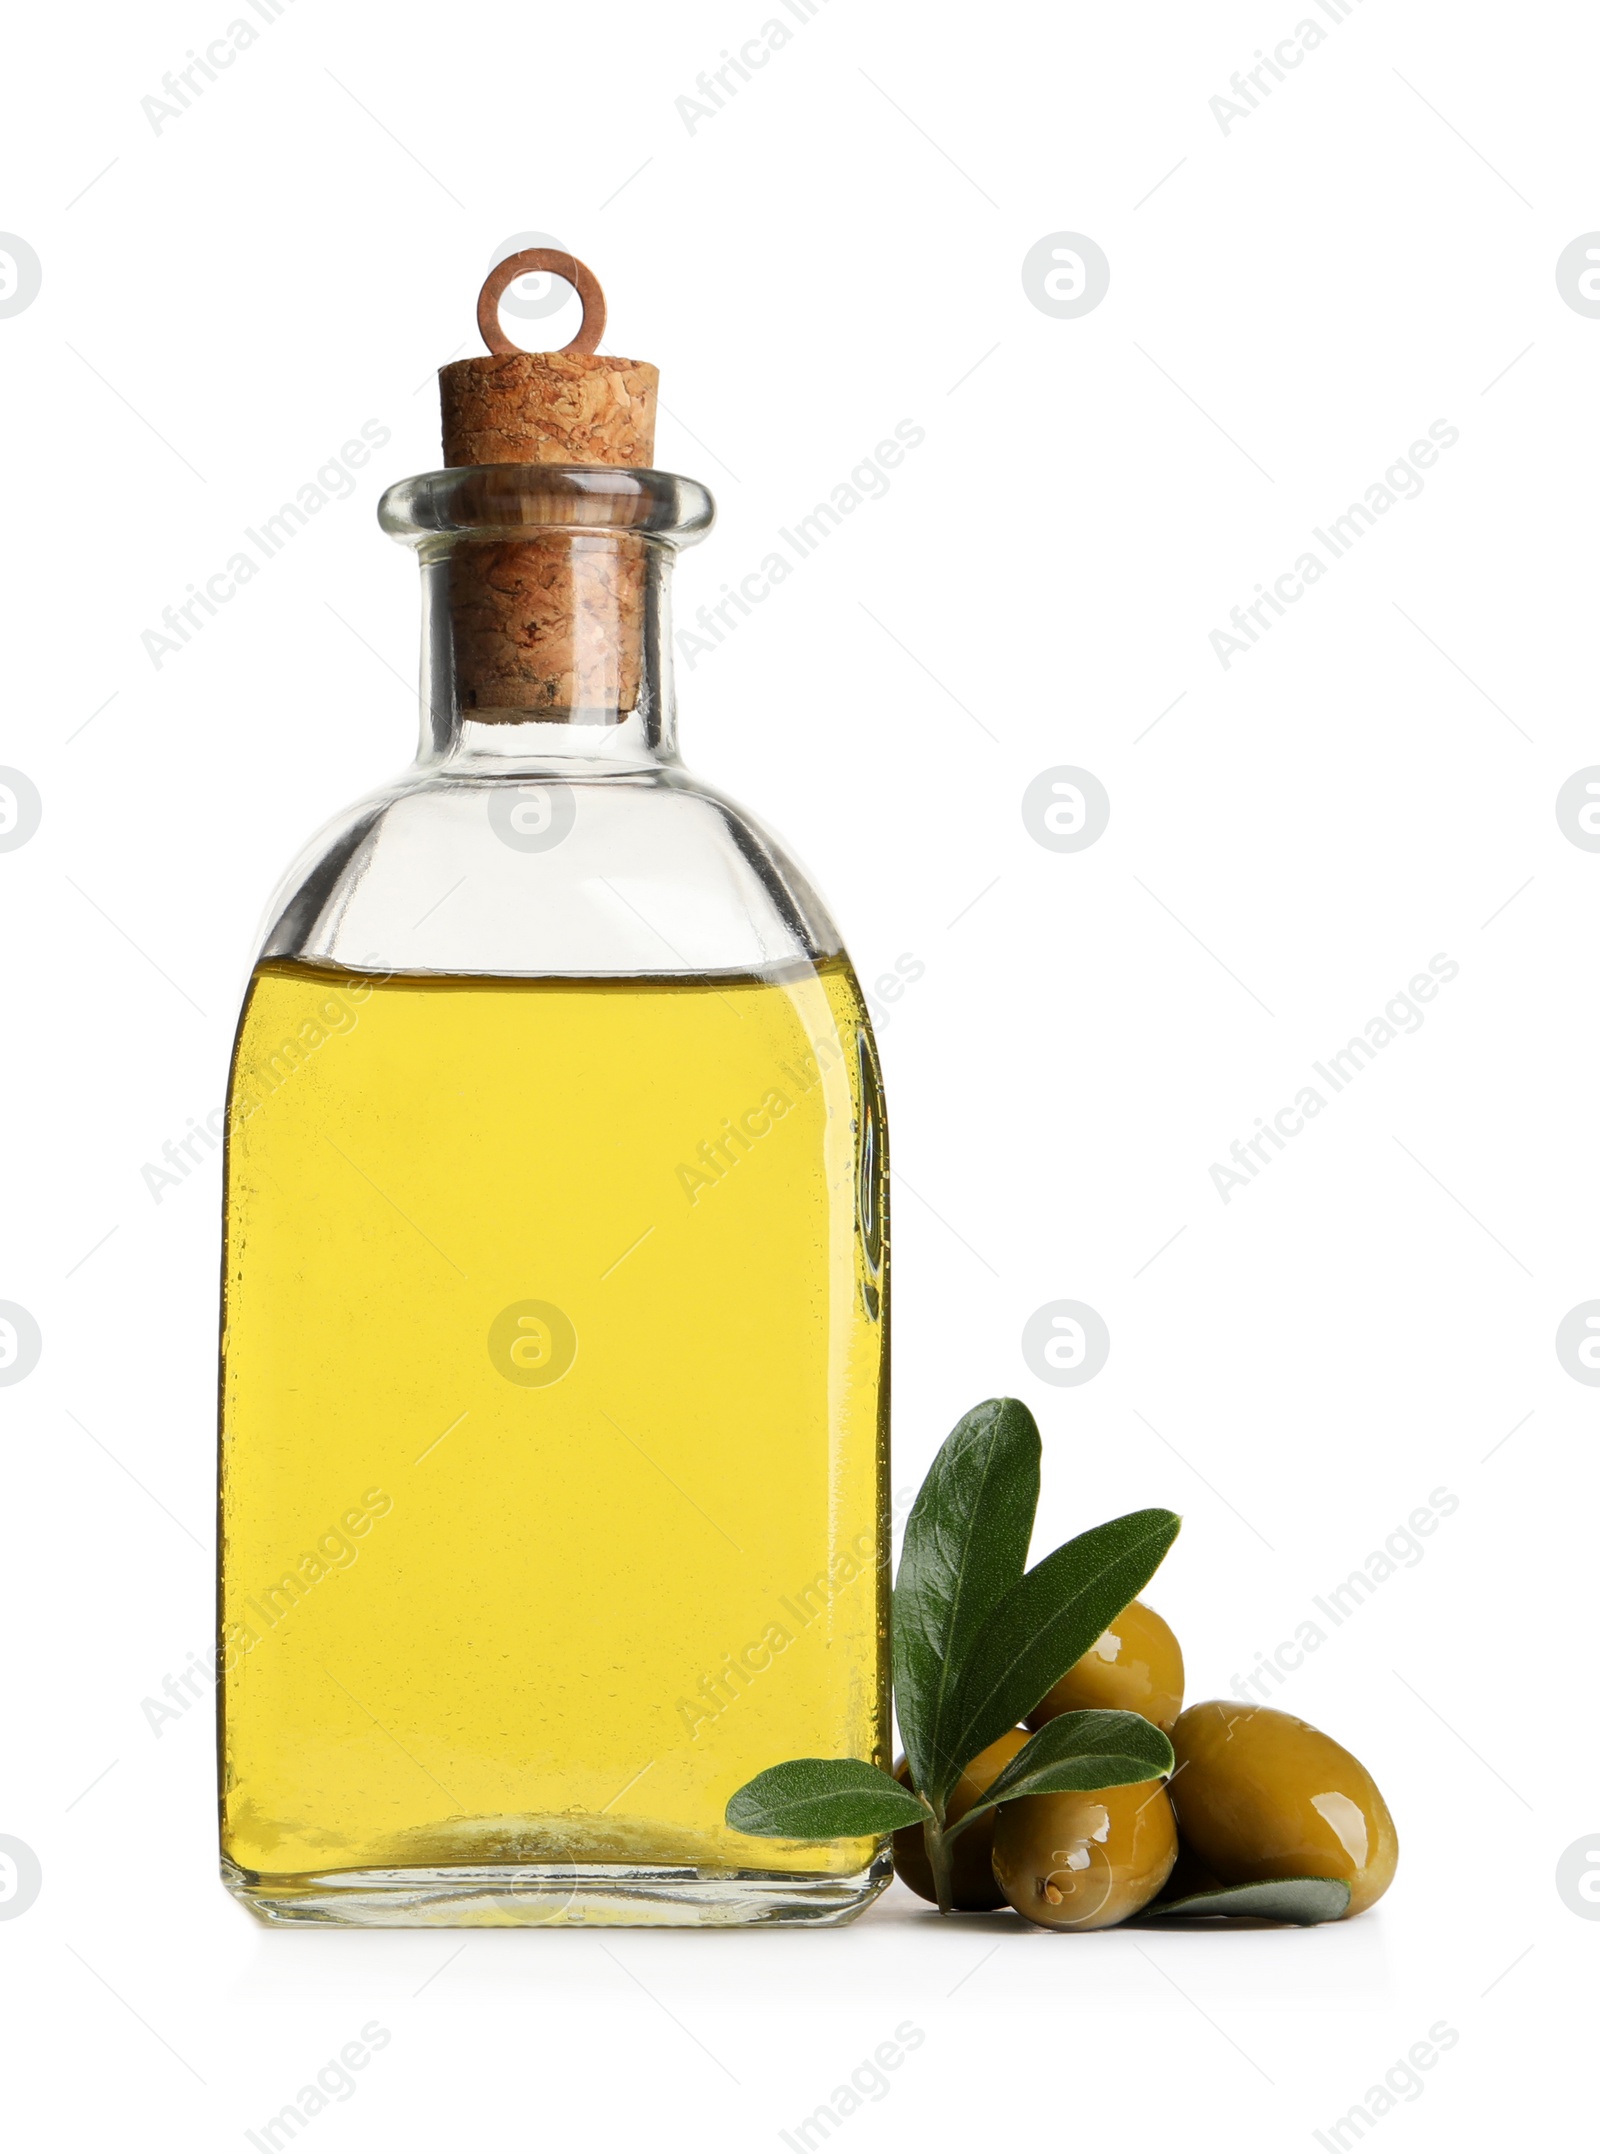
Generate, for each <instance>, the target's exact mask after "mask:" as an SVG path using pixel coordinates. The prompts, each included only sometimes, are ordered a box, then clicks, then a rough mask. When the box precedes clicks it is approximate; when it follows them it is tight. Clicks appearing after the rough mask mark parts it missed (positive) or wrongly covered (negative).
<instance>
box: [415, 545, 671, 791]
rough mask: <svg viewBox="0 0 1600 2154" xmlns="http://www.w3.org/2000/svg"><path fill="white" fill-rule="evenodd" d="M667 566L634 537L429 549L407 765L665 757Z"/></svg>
mask: <svg viewBox="0 0 1600 2154" xmlns="http://www.w3.org/2000/svg"><path fill="white" fill-rule="evenodd" d="M672 562H673V550H672V548H671V547H670V546H668V545H664V544H662V543H660V542H659V541H656V540H653V539H650V538H646V537H644V536H642V535H640V534H639V533H637V532H613V531H571V530H546V531H541V532H539V533H538V534H536V535H534V536H531V537H527V538H516V539H498V538H497V539H494V540H488V539H479V538H464V537H460V536H452V537H451V538H449V539H443V540H435V541H434V543H433V544H432V545H431V546H428V547H427V548H425V550H424V552H423V559H422V591H423V615H422V618H423V634H422V713H421V715H422V739H421V746H420V749H419V751H418V759H419V761H421V762H423V763H425V764H428V765H430V766H432V767H435V768H437V767H440V766H448V767H450V768H452V769H462V770H471V771H476V772H479V773H494V772H502V773H506V774H511V773H515V772H522V771H527V770H547V769H549V768H551V767H555V766H559V767H560V768H561V769H563V770H566V771H571V770H572V769H573V768H574V766H577V765H592V766H593V767H595V768H597V769H601V770H619V769H638V768H648V767H650V766H652V765H655V764H659V763H663V762H673V761H675V760H676V757H677V727H676V714H675V709H674V704H673V693H672V662H671V621H670V591H669V579H670V576H671V570H672Z"/></svg>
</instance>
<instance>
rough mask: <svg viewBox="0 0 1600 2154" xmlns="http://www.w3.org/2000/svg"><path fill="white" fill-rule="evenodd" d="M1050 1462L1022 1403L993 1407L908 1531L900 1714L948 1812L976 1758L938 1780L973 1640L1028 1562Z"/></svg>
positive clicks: (967, 1432) (915, 1759)
mask: <svg viewBox="0 0 1600 2154" xmlns="http://www.w3.org/2000/svg"><path fill="white" fill-rule="evenodd" d="M1039 1452H1040V1444H1039V1430H1038V1426H1037V1424H1036V1423H1035V1421H1034V1418H1033V1416H1032V1414H1031V1413H1029V1411H1028V1409H1027V1407H1026V1406H1024V1405H1023V1404H1022V1402H1021V1400H1020V1399H986V1400H985V1401H984V1402H983V1404H982V1405H981V1406H975V1407H973V1409H972V1411H971V1412H970V1413H967V1414H963V1415H962V1417H961V1419H960V1420H959V1421H958V1422H957V1423H956V1425H955V1427H954V1428H953V1429H952V1430H951V1432H950V1434H949V1435H948V1436H947V1437H946V1438H945V1440H944V1443H943V1444H942V1445H941V1447H940V1450H939V1454H938V1456H937V1458H935V1460H934V1462H933V1464H932V1466H931V1467H930V1468H929V1469H928V1477H927V1479H926V1480H925V1481H924V1482H923V1484H922V1488H921V1490H920V1492H919V1494H918V1496H917V1500H916V1502H915V1503H914V1504H913V1505H912V1507H911V1516H910V1518H909V1519H908V1520H907V1522H906V1533H905V1543H904V1546H903V1548H902V1550H901V1556H900V1575H899V1577H898V1578H897V1579H896V1581H895V1587H894V1597H893V1632H894V1688H895V1707H896V1710H897V1712H898V1714H899V1717H900V1733H901V1736H902V1738H903V1740H904V1742H905V1746H906V1756H907V1758H908V1759H909V1760H910V1764H911V1773H912V1778H913V1780H914V1781H915V1783H916V1785H917V1786H918V1787H920V1788H924V1789H925V1790H926V1791H927V1792H928V1794H929V1795H930V1796H931V1797H932V1798H933V1799H934V1800H935V1801H936V1802H942V1801H943V1800H944V1798H945V1796H946V1795H948V1793H949V1792H950V1788H951V1787H952V1786H953V1785H954V1783H955V1781H956V1779H957V1778H958V1777H959V1774H960V1771H961V1768H962V1766H963V1765H965V1764H966V1762H967V1760H968V1758H969V1757H971V1756H973V1755H974V1754H975V1753H973V1752H972V1751H963V1752H962V1753H961V1754H960V1756H959V1757H957V1758H956V1760H955V1770H954V1771H953V1772H950V1773H948V1774H947V1775H946V1776H945V1777H944V1779H943V1780H942V1782H941V1781H940V1780H939V1778H938V1776H937V1775H936V1774H934V1772H933V1771H932V1768H933V1766H934V1764H935V1761H936V1760H938V1759H941V1758H946V1757H948V1756H950V1755H951V1754H952V1746H951V1744H950V1742H949V1739H948V1729H949V1723H950V1720H951V1717H952V1713H953V1710H954V1706H955V1700H956V1696H957V1693H958V1690H959V1686H960V1682H961V1677H962V1672H963V1669H964V1667H965V1664H966V1661H967V1658H968V1655H969V1652H970V1649H971V1646H972V1642H973V1640H974V1639H975V1638H976V1637H977V1635H978V1633H979V1631H980V1630H981V1629H982V1627H983V1625H984V1623H985V1622H986V1620H987V1619H988V1617H989V1616H990V1614H991V1613H992V1612H993V1610H994V1609H995V1607H996V1606H997V1604H998V1603H999V1602H1000V1601H1001V1600H1002V1599H1003V1598H1004V1596H1005V1595H1006V1593H1007V1592H1009V1591H1010V1589H1011V1588H1012V1587H1013V1586H1015V1585H1016V1583H1017V1581H1018V1580H1019V1579H1020V1578H1021V1576H1022V1569H1023V1565H1024V1564H1025V1563H1026V1562H1027V1559H1028V1538H1029V1536H1030V1534H1031V1533H1032V1532H1033V1514H1034V1511H1035V1509H1036V1508H1037V1506H1038V1502H1039ZM979 1747H980V1748H981V1747H982V1746H981V1745H980V1746H979Z"/></svg>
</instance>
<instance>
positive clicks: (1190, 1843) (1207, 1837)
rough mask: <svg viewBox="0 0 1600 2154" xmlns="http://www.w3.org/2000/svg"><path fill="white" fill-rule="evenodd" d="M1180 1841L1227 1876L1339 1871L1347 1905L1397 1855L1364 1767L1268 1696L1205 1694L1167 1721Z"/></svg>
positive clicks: (1377, 1888) (1355, 1902) (1232, 1879)
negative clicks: (1234, 1698) (1258, 1699)
mask: <svg viewBox="0 0 1600 2154" xmlns="http://www.w3.org/2000/svg"><path fill="white" fill-rule="evenodd" d="M1172 1748H1173V1751H1174V1753H1175V1755H1176V1758H1177V1768H1176V1770H1175V1771H1174V1773H1173V1776H1172V1800H1173V1804H1174V1806H1175V1807H1176V1809H1177V1812H1178V1825H1179V1829H1180V1831H1181V1832H1182V1834H1183V1840H1184V1845H1185V1847H1187V1848H1190V1849H1192V1850H1193V1852H1194V1854H1195V1856H1196V1858H1197V1859H1198V1861H1199V1862H1201V1863H1203V1864H1204V1866H1205V1867H1206V1869H1208V1870H1210V1871H1211V1872H1212V1873H1213V1875H1214V1876H1216V1877H1218V1878H1220V1879H1221V1881H1222V1882H1223V1884H1225V1885H1253V1884H1258V1883H1260V1882H1261V1881H1262V1880H1264V1879H1267V1878H1273V1877H1342V1878H1344V1879H1345V1880H1346V1881H1347V1883H1348V1884H1349V1886H1350V1906H1349V1910H1348V1912H1349V1913H1350V1914H1352V1915H1359V1914H1360V1913H1361V1911H1362V1909H1363V1908H1367V1907H1370V1906H1371V1905H1372V1903H1373V1901H1374V1900H1376V1899H1379V1898H1381V1896H1382V1895H1383V1894H1384V1893H1385V1892H1387V1891H1388V1889H1389V1881H1390V1879H1391V1878H1392V1877H1393V1876H1394V1869H1395V1864H1396V1862H1397V1861H1398V1860H1399V1856H1400V1843H1399V1841H1398V1839H1397V1838H1396V1836H1395V1829H1394V1820H1393V1819H1392V1818H1391V1817H1390V1815H1389V1808H1388V1805H1387V1803H1385V1801H1384V1799H1383V1797H1382V1796H1381V1795H1380V1794H1379V1793H1378V1790H1377V1787H1376V1785H1375V1784H1374V1782H1373V1778H1372V1775H1371V1774H1370V1773H1369V1772H1368V1771H1367V1768H1366V1767H1365V1766H1364V1765H1363V1764H1362V1763H1361V1761H1360V1759H1359V1758H1353V1757H1352V1756H1351V1755H1350V1753H1349V1751H1348V1750H1346V1749H1345V1748H1344V1747H1343V1746H1342V1744H1339V1743H1336V1742H1335V1741H1334V1740H1333V1737H1332V1736H1331V1735H1324V1734H1323V1733H1322V1732H1321V1730H1320V1729H1318V1728H1313V1727H1311V1726H1310V1725H1309V1724H1308V1723H1307V1722H1306V1721H1304V1720H1297V1719H1296V1718H1295V1716H1294V1715H1293V1713H1280V1712H1278V1711H1277V1710H1276V1709H1275V1708H1274V1707H1272V1706H1270V1705H1235V1704H1233V1703H1232V1702H1231V1701H1229V1700H1227V1699H1213V1700H1212V1701H1211V1702H1210V1703H1209V1704H1207V1705H1191V1706H1190V1708H1189V1710H1188V1711H1187V1712H1186V1713H1185V1714H1184V1715H1183V1716H1182V1718H1181V1719H1180V1720H1179V1721H1178V1724H1177V1726H1176V1727H1175V1728H1174V1729H1173V1731H1172Z"/></svg>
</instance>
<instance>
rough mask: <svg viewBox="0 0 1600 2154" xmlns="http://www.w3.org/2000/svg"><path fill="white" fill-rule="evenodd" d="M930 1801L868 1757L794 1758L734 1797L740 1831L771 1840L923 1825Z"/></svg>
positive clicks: (731, 1808) (850, 1836)
mask: <svg viewBox="0 0 1600 2154" xmlns="http://www.w3.org/2000/svg"><path fill="white" fill-rule="evenodd" d="M930 1815H931V1812H930V1811H929V1809H928V1806H927V1804H926V1803H925V1802H922V1801H919V1799H918V1798H917V1797H916V1796H915V1795H913V1794H912V1792H911V1790H910V1789H909V1788H904V1787H902V1786H901V1785H900V1783H899V1781H898V1780H893V1779H891V1778H890V1776H889V1775H888V1774H887V1773H885V1772H880V1771H879V1769H878V1767H877V1766H876V1765H869V1764H868V1763H867V1761H866V1760H865V1758H790V1759H789V1760H788V1762H787V1763H786V1764H783V1765H772V1766H769V1767H768V1769H767V1770H766V1771H765V1772H764V1773H757V1774H756V1776H755V1778H754V1779H753V1780H747V1781H746V1782H745V1784H744V1786H743V1787H742V1788H740V1789H739V1790H738V1791H737V1792H736V1793H735V1794H733V1795H730V1796H729V1798H728V1807H727V1809H726V1811H725V1812H724V1816H725V1817H726V1820H727V1822H728V1824H729V1825H730V1826H731V1827H732V1828H733V1830H734V1831H735V1832H748V1833H753V1834H755V1835H756V1836H757V1837H758V1838H761V1839H766V1840H855V1839H864V1838H867V1837H868V1836H870V1835H876V1834H879V1833H885V1832H894V1831H896V1830H897V1829H898V1828H899V1827H900V1826H902V1825H916V1824H920V1823H921V1822H922V1821H923V1820H924V1819H926V1818H927V1817H929V1816H930Z"/></svg>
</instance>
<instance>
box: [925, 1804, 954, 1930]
mask: <svg viewBox="0 0 1600 2154" xmlns="http://www.w3.org/2000/svg"><path fill="white" fill-rule="evenodd" d="M922 1845H923V1848H924V1850H925V1852H926V1854H927V1857H928V1867H929V1869H930V1870H931V1871H932V1872H933V1889H934V1893H935V1895H936V1896H937V1898H938V1902H939V1912H940V1914H941V1915H948V1914H950V1913H952V1912H953V1910H952V1906H951V1884H952V1882H953V1880H952V1875H951V1869H952V1865H951V1858H950V1842H949V1838H948V1836H947V1835H946V1833H945V1830H944V1826H943V1823H942V1821H941V1820H940V1819H939V1818H937V1817H930V1818H929V1820H928V1822H927V1823H926V1824H925V1825H924V1826H923V1828H922Z"/></svg>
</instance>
